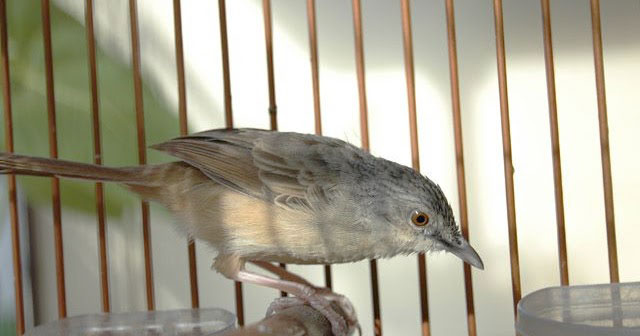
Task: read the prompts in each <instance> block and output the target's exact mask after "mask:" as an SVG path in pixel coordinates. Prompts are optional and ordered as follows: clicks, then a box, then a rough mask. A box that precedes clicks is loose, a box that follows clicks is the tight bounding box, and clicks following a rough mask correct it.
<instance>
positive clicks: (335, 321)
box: [213, 256, 355, 336]
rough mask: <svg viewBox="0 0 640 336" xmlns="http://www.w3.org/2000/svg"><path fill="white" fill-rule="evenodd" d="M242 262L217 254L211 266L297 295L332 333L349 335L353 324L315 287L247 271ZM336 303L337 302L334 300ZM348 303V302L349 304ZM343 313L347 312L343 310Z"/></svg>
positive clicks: (242, 278) (353, 326)
mask: <svg viewBox="0 0 640 336" xmlns="http://www.w3.org/2000/svg"><path fill="white" fill-rule="evenodd" d="M244 263H245V261H244V260H243V259H241V258H239V257H237V256H218V257H217V258H216V260H215V262H214V264H213V267H214V268H215V269H216V270H218V271H219V272H220V273H222V275H224V276H225V277H227V278H229V279H232V280H235V281H240V282H246V283H252V284H256V285H261V286H265V287H269V288H273V289H277V290H280V291H284V292H287V293H289V294H292V295H295V296H297V297H298V298H300V299H302V300H304V301H305V302H306V303H308V304H309V305H310V306H311V307H313V308H315V309H316V310H318V311H319V312H320V313H322V315H324V316H325V317H326V318H327V319H328V320H329V322H330V323H331V330H332V332H333V333H334V335H339V336H342V335H349V334H350V333H351V331H352V330H353V329H354V328H355V325H350V323H347V321H346V320H345V319H344V318H343V317H342V316H341V315H340V314H338V313H337V312H336V311H335V310H334V309H333V308H332V307H331V302H332V300H330V299H329V298H328V297H325V295H322V294H321V293H319V291H318V290H317V289H316V288H315V287H313V286H310V285H309V284H308V283H307V284H304V283H299V282H296V281H291V280H286V279H274V278H271V277H268V276H265V275H261V274H257V273H253V272H250V271H247V270H245V268H244ZM287 273H288V272H287ZM295 277H298V276H295ZM298 278H299V277H298ZM336 295H337V294H336ZM336 303H339V302H338V301H336ZM350 305H351V304H350V303H349V306H350ZM351 309H353V308H352V307H351ZM345 313H348V312H346V311H345ZM349 322H351V321H349Z"/></svg>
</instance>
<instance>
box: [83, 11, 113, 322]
mask: <svg viewBox="0 0 640 336" xmlns="http://www.w3.org/2000/svg"><path fill="white" fill-rule="evenodd" d="M93 8H94V7H93V0H86V1H85V8H84V9H85V13H84V18H85V29H86V35H87V54H88V57H89V86H90V87H91V122H92V126H93V163H95V164H97V165H102V138H101V135H100V134H101V131H100V105H99V100H98V69H97V64H96V42H95V32H94V26H93ZM95 191H96V220H97V221H98V259H99V260H98V263H99V267H100V290H101V291H100V292H101V295H102V311H103V312H105V313H108V312H109V311H110V310H111V302H110V297H109V267H108V264H107V237H106V229H105V205H104V188H103V184H102V183H101V182H97V183H96V184H95Z"/></svg>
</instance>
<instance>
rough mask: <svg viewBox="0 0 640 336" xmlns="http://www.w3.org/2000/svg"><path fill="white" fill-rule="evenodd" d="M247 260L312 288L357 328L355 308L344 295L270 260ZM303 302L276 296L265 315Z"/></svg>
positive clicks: (303, 301)
mask: <svg viewBox="0 0 640 336" xmlns="http://www.w3.org/2000/svg"><path fill="white" fill-rule="evenodd" d="M249 262H250V263H252V264H254V265H256V266H258V267H260V268H262V269H264V270H266V271H268V272H271V273H273V274H275V275H277V276H278V277H280V279H283V280H288V281H293V282H296V283H299V284H302V285H305V286H309V287H311V288H313V289H314V290H315V293H316V295H319V296H322V297H324V298H325V299H327V300H329V301H330V302H335V303H336V304H337V305H338V306H339V307H340V309H341V310H342V312H343V313H344V314H345V315H346V316H347V320H348V321H347V323H348V324H349V325H350V326H352V325H356V326H357V327H358V329H359V328H360V326H359V324H358V317H357V316H356V310H355V308H353V305H352V304H351V301H349V299H347V298H346V297H345V296H344V295H340V294H338V293H334V292H333V291H332V290H331V289H329V288H326V287H315V286H314V285H312V284H311V283H310V282H308V281H307V280H305V279H304V278H302V277H300V276H299V275H297V274H295V273H291V272H289V271H287V270H286V269H284V268H281V267H278V266H276V265H274V264H272V263H270V262H266V261H249ZM294 295H295V294H294ZM305 303H306V301H305V300H304V299H302V298H300V297H284V298H278V299H276V300H275V301H274V302H273V303H271V305H270V306H269V309H268V310H267V315H271V314H273V313H276V312H278V311H281V310H284V309H287V308H289V307H292V306H297V305H301V304H305Z"/></svg>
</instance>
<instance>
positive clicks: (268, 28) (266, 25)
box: [262, 0, 287, 297]
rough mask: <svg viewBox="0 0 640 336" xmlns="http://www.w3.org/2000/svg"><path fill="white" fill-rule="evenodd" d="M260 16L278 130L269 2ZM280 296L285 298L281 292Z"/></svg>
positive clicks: (271, 105) (272, 119)
mask: <svg viewBox="0 0 640 336" xmlns="http://www.w3.org/2000/svg"><path fill="white" fill-rule="evenodd" d="M262 14H263V17H264V41H265V46H266V51H267V75H268V78H267V80H268V82H269V119H270V124H271V130H273V131H277V130H278V107H277V105H276V83H275V73H274V67H273V28H272V24H271V0H262ZM280 267H282V268H285V269H286V268H287V265H286V264H283V263H280ZM280 296H282V297H285V296H287V293H286V292H283V291H281V292H280Z"/></svg>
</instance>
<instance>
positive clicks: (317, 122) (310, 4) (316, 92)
mask: <svg viewBox="0 0 640 336" xmlns="http://www.w3.org/2000/svg"><path fill="white" fill-rule="evenodd" d="M307 23H308V25H309V53H310V56H311V84H312V87H313V115H314V126H315V133H316V134H317V135H322V114H321V111H320V71H319V70H318V31H317V29H316V2H315V0H307ZM324 284H325V286H326V287H327V288H329V289H331V288H332V287H333V284H332V277H331V265H324Z"/></svg>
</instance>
